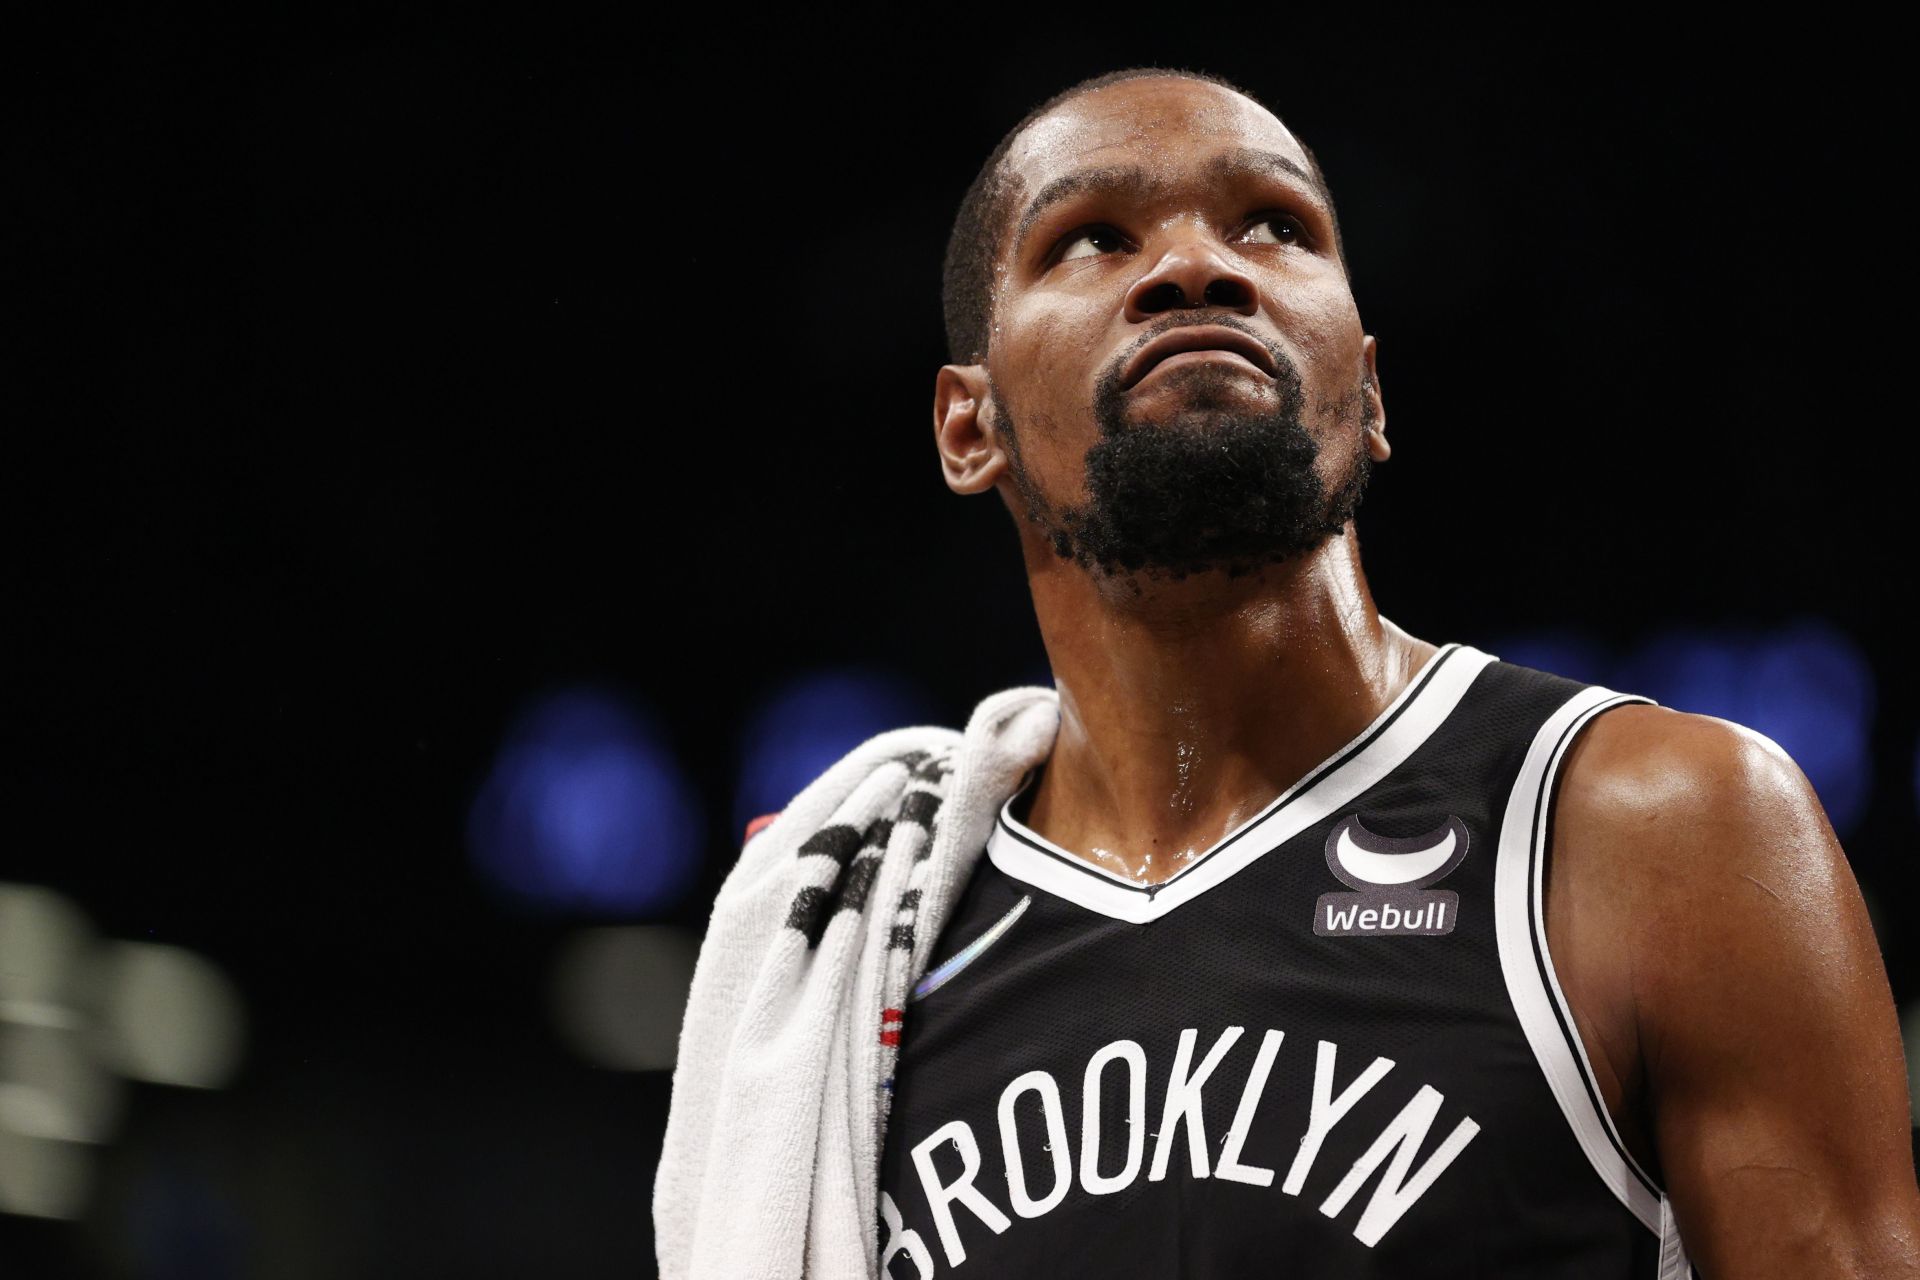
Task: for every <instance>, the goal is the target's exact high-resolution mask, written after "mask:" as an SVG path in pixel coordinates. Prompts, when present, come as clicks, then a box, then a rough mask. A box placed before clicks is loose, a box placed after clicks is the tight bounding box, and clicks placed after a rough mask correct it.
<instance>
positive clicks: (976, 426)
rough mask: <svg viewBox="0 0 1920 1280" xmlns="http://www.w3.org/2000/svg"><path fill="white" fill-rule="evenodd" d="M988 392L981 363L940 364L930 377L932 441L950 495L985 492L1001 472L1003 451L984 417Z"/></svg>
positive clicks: (1004, 466)
mask: <svg viewBox="0 0 1920 1280" xmlns="http://www.w3.org/2000/svg"><path fill="white" fill-rule="evenodd" d="M990 394H991V393H990V392H989V391H988V389H987V370H986V366H984V365H977V364H944V365H941V366H940V372H939V374H938V375H937V376H936V377H935V378H934V381H933V443H934V447H935V448H937V449H938V450H939V451H940V470H941V472H942V473H943V474H944V475H945V476H946V478H947V487H948V488H949V489H951V490H953V491H954V492H955V493H980V492H982V491H983V490H986V489H991V488H992V487H993V485H994V482H995V481H996V480H998V479H999V478H1000V474H1001V472H1003V471H1005V470H1006V467H1007V454H1006V450H1005V449H1004V448H1003V447H1002V445H1001V443H1000V438H999V436H998V434H997V433H996V432H995V431H994V429H993V427H992V426H991V425H990V424H989V423H988V422H986V420H985V417H984V411H985V409H986V405H987V401H988V398H989V396H990Z"/></svg>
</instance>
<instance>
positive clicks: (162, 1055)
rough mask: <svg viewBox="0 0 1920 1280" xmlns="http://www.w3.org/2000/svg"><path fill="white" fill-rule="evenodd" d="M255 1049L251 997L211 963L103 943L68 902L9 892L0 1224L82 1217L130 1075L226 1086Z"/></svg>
mask: <svg viewBox="0 0 1920 1280" xmlns="http://www.w3.org/2000/svg"><path fill="white" fill-rule="evenodd" d="M243 1039H244V1030H243V1026H242V1015H241V1002H240V997H239V995H238V993H237V992H236V991H235V990H234V988H233V987H232V985H231V984H230V983H229V982H228V981H227V979H226V978H225V977H224V976H223V975H222V974H221V972H220V971H219V969H217V968H216V967H215V966H214V965H213V964H211V963H210V962H209V961H207V960H205V959H203V958H201V957H200V956H196V955H194V954H193V953H192V952H189V951H186V950H183V949H181V948H179V947H170V946H159V945H156V944H152V943H132V942H111V941H106V942H103V941H99V940H97V939H96V938H95V937H94V934H93V929H92V926H91V925H90V924H89V923H88V922H87V919H86V916H85V914H84V913H83V912H82V911H81V909H80V908H79V907H78V906H76V905H75V904H74V903H72V902H70V901H69V900H67V899H66V898H65V897H63V896H61V895H60V894H58V893H56V892H54V891H53V890H51V889H46V888H42V887H40V886H36V885H20V884H4V883H0V1214H21V1215H28V1216H33V1217H43V1218H74V1217H78V1216H80V1215H81V1214H82V1213H83V1212H84V1211H85V1207H86V1201H87V1197H88V1194H89V1188H90V1187H91V1185H92V1181H93V1160H94V1156H93V1154H92V1151H91V1145H92V1144H99V1143H104V1142H106V1141H108V1140H109V1139H110V1138H111V1137H112V1136H113V1134H114V1131H115V1130H116V1129H117V1128H118V1127H119V1124H120V1120H121V1116H122V1113H123V1111H124V1109H125V1106H126V1100H127V1090H126V1086H125V1083H124V1081H123V1079H122V1077H126V1078H130V1079H136V1080H144V1081H150V1082H154V1083H159V1084H174V1085H194V1086H198V1087H201V1088H214V1087H218V1086H219V1085H222V1084H224V1083H225V1082H226V1081H227V1079H228V1078H229V1077H230V1076H231V1075H232V1073H233V1070H234V1067H235V1065H236V1063H237V1062H238V1060H239V1056H240V1047H241V1042H242V1040H243Z"/></svg>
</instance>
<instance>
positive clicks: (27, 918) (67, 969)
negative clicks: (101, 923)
mask: <svg viewBox="0 0 1920 1280" xmlns="http://www.w3.org/2000/svg"><path fill="white" fill-rule="evenodd" d="M92 943H93V927H92V926H91V925H90V924H89V923H88V922H87V918H86V916H85V915H84V914H83V913H82V912H81V910H80V908H79V907H77V906H75V905H74V904H73V903H72V902H69V901H68V900H67V899H65V898H63V897H61V896H60V895H59V894H57V893H55V892H54V891H53V890H51V889H43V888H40V887H39V886H37V885H26V884H0V1021H6V1022H14V1023H20V1024H24V1025H27V1026H46V1027H71V1026H73V1025H74V1023H75V1020H76V1018H77V1015H76V1013H75V1012H74V1009H73V1001H74V996H75V990H74V988H75V985H76V984H77V982H78V981H79V980H80V975H81V969H82V965H81V959H82V957H83V956H84V955H85V953H86V950H87V948H88V947H89V946H91V945H92Z"/></svg>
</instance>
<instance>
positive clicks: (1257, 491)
mask: <svg viewBox="0 0 1920 1280" xmlns="http://www.w3.org/2000/svg"><path fill="white" fill-rule="evenodd" d="M1273 355H1274V357H1275V360H1276V363H1277V365H1278V368H1279V374H1278V376H1277V377H1276V379H1275V384H1276V385H1275V390H1276V392H1277V397H1276V398H1277V401H1278V403H1277V404H1276V405H1275V406H1274V407H1273V408H1271V409H1268V410H1264V411H1260V412H1248V411H1247V410H1245V409H1244V408H1241V407H1239V405H1240V398H1239V397H1238V396H1237V395H1236V394H1235V389H1236V385H1237V384H1238V383H1239V382H1240V380H1242V379H1244V378H1245V376H1246V375H1245V374H1244V373H1242V372H1241V371H1239V370H1235V369H1231V368H1225V367H1221V366H1219V365H1214V364H1199V365H1193V366H1189V367H1187V368H1184V369H1181V370H1179V371H1178V373H1177V374H1176V375H1175V376H1178V377H1180V378H1181V379H1182V380H1183V381H1182V383H1181V389H1182V391H1183V392H1185V393H1186V403H1185V405H1184V407H1183V408H1182V409H1181V410H1180V411H1179V412H1178V413H1177V414H1175V415H1173V417H1172V418H1171V419H1170V420H1168V421H1165V422H1157V423H1153V424H1150V425H1140V424H1138V423H1133V422H1129V421H1128V420H1127V418H1126V407H1127V406H1126V392H1125V390H1124V389H1123V388H1122V387H1121V385H1120V373H1119V365H1118V363H1117V362H1116V364H1115V365H1114V366H1113V367H1111V368H1110V369H1109V370H1108V372H1107V373H1106V374H1104V375H1103V376H1102V377H1101V379H1100V382H1099V384H1098V385H1097V386H1096V388H1095V395H1094V406H1093V410H1094V420H1095V422H1096V423H1097V424H1098V425H1099V427H1100V439H1099V440H1098V441H1097V442H1096V443H1095V444H1094V445H1093V447H1092V448H1091V449H1089V450H1088V451H1087V462H1086V467H1087V477H1086V478H1087V483H1086V491H1087V501H1086V503H1085V504H1084V505H1080V506H1067V507H1059V508H1056V507H1054V506H1052V505H1051V504H1050V503H1048V502H1047V501H1046V500H1045V497H1044V496H1043V495H1042V494H1040V493H1039V491H1038V489H1037V487H1036V486H1035V485H1034V484H1033V482H1032V477H1031V475H1030V474H1029V473H1028V472H1027V470H1026V468H1025V467H1024V465H1023V464H1022V462H1021V459H1020V454H1019V431H1018V428H1017V426H1016V424H1015V423H1013V421H1012V420H1011V418H1010V417H1009V416H1008V414H1007V412H1006V410H1005V407H1004V406H1005V403H1006V402H1005V400H1003V399H1002V398H1001V397H1000V396H999V395H998V394H997V392H996V394H995V396H994V404H995V406H996V408H997V409H998V410H999V420H1000V430H1001V433H1002V435H1003V436H1004V437H1005V438H1006V441H1007V446H1008V449H1007V452H1008V462H1009V464H1010V471H1011V473H1012V477H1013V480H1014V484H1015V486H1016V488H1017V489H1018V490H1019V491H1020V493H1021V496H1022V497H1023V499H1024V500H1025V503H1026V507H1027V510H1028V513H1029V517H1030V518H1031V519H1033V520H1034V522H1035V523H1037V524H1038V525H1040V527H1041V528H1042V530H1043V531H1044V532H1045V534H1046V536H1047V540H1048V543H1049V545H1051V546H1052V548H1053V550H1054V552H1055V553H1056V554H1057V555H1059V556H1060V557H1061V558H1063V559H1067V560H1072V561H1075V562H1077V563H1079V564H1080V565H1082V566H1083V567H1085V568H1087V569H1088V570H1090V571H1092V572H1095V573H1098V574H1101V575H1104V576H1108V577H1122V576H1135V577H1141V578H1146V579H1155V578H1169V579H1172V580H1174V581H1179V580H1181V579H1183V578H1185V577H1187V576H1188V575H1190V574H1195V573H1203V572H1209V571H1214V570H1220V571H1224V572H1225V573H1226V575H1227V576H1228V577H1230V578H1231V577H1238V576H1241V575H1243V574H1246V573H1251V572H1252V571H1253V570H1255V569H1258V568H1260V567H1261V566H1263V565H1268V564H1273V563H1275V562H1278V561H1281V560H1285V559H1288V558H1290V557H1293V556H1299V555H1302V554H1304V553H1305V552H1308V551H1311V550H1313V549H1314V548H1315V547H1318V546H1319V545H1320V544H1321V543H1323V542H1324V541H1326V539H1327V538H1329V537H1331V536H1333V535H1335V534H1338V533H1340V532H1341V531H1342V530H1343V529H1344V528H1345V526H1346V523H1347V521H1348V520H1349V519H1351V518H1352V516H1353V513H1354V511H1355V510H1356V509H1357V508H1358V507H1359V505H1360V499H1361V496H1362V495H1363V494H1364V493H1365V491H1366V486H1367V478H1368V475H1369V474H1370V471H1371V464H1372V458H1371V455H1370V454H1369V453H1368V450H1367V436H1366V427H1367V426H1368V425H1369V423H1368V420H1367V412H1368V409H1369V407H1370V401H1369V398H1368V396H1367V394H1366V392H1367V389H1368V385H1367V383H1365V382H1364V381H1363V382H1362V383H1360V384H1359V385H1357V386H1356V387H1355V388H1354V390H1353V391H1351V392H1350V393H1349V394H1348V395H1346V396H1345V397H1343V398H1342V399H1341V400H1340V401H1339V402H1337V403H1335V404H1332V405H1328V406H1323V412H1325V413H1326V414H1327V415H1328V416H1330V417H1331V418H1332V420H1333V421H1332V424H1331V425H1332V427H1333V432H1332V435H1331V439H1333V440H1334V441H1337V442H1339V443H1340V444H1341V445H1348V444H1349V443H1350V447H1351V457H1350V458H1349V460H1348V465H1347V466H1346V467H1345V468H1343V471H1344V478H1342V479H1341V480H1340V481H1339V482H1338V484H1337V487H1336V488H1334V489H1333V490H1332V491H1331V492H1329V491H1328V487H1327V485H1326V484H1325V483H1324V482H1323V481H1322V480H1321V478H1320V473H1319V470H1318V469H1317V468H1316V466H1315V463H1316V461H1317V460H1318V458H1319V455H1320V452H1321V446H1320V444H1319V443H1318V442H1317V441H1316V440H1315V439H1314V437H1313V435H1312V433H1311V432H1309V431H1308V430H1307V427H1306V425H1305V423H1304V422H1303V421H1302V417H1303V414H1304V411H1305V395H1304V393H1303V391H1302V389H1301V382H1300V375H1299V372H1298V370H1296V369H1295V368H1294V367H1293V365H1292V364H1291V362H1289V361H1288V360H1287V359H1286V358H1285V354H1284V353H1283V352H1280V351H1277V350H1276V351H1273Z"/></svg>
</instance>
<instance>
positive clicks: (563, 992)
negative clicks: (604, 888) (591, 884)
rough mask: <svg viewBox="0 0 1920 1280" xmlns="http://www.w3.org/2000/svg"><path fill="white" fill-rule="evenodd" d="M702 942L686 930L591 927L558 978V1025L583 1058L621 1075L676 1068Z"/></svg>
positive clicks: (556, 972) (565, 952)
mask: <svg viewBox="0 0 1920 1280" xmlns="http://www.w3.org/2000/svg"><path fill="white" fill-rule="evenodd" d="M699 951H700V942H699V939H698V938H696V937H695V936H694V935H693V934H691V933H689V932H687V931H686V930H685V929H674V928H666V927H660V928H649V927H644V926H635V927H629V928H605V929H586V930H582V931H581V932H579V933H577V934H575V935H574V936H573V937H572V938H570V939H568V940H567V942H566V944H565V946H563V947H562V948H561V951H560V953H559V955H558V957H557V958H556V959H555V962H554V966H553V974H552V997H553V1013H554V1020H555V1022H556V1024H557V1025H558V1026H559V1028H560V1034H561V1037H562V1038H563V1039H564V1040H565V1041H566V1042H567V1044H568V1045H569V1046H570V1047H571V1048H572V1049H573V1050H574V1051H575V1052H576V1053H578V1054H579V1055H580V1056H581V1057H583V1058H585V1059H586V1060H587V1061H589V1062H591V1063H594V1064H595V1065H596V1066H602V1067H610V1068H613V1069H614V1070H617V1071H669V1070H672V1068H673V1063H674V1053H675V1049H676V1047H677V1046H678V1044H679V1040H680V1019H681V1016H682V1014H683V1012H684V1011H685V1009H686V1004H687V988H688V986H689V984H690V983H691V982H692V981H693V963H694V959H695V958H696V956H698V954H699Z"/></svg>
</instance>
